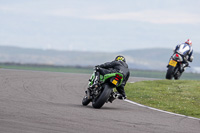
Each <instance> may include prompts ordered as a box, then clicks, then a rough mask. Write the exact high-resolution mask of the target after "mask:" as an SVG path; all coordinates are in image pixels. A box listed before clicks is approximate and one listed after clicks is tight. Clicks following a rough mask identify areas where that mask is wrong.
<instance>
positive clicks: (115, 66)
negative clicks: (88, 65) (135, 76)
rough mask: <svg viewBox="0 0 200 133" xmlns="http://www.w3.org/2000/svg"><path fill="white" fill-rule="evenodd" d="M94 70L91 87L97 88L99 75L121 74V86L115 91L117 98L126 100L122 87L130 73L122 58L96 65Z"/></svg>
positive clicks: (118, 57)
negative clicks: (93, 79)
mask: <svg viewBox="0 0 200 133" xmlns="http://www.w3.org/2000/svg"><path fill="white" fill-rule="evenodd" d="M95 69H96V72H95V81H94V85H93V86H92V87H95V86H98V84H99V78H100V74H101V75H105V74H108V73H116V72H119V73H121V74H122V75H123V77H124V78H123V81H122V84H121V85H120V86H119V87H116V89H117V91H118V92H119V93H120V95H119V96H118V98H119V99H126V94H125V91H124V87H125V85H126V82H127V81H128V79H129V76H130V72H129V69H128V65H127V64H126V59H125V58H124V57H123V56H121V55H119V56H117V57H116V58H115V60H114V61H112V62H106V63H104V64H101V65H97V66H95Z"/></svg>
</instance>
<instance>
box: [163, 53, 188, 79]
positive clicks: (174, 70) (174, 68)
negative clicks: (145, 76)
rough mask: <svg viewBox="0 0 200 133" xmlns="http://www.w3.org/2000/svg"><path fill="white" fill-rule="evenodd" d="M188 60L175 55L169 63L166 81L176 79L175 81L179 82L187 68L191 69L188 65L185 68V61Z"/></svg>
mask: <svg viewBox="0 0 200 133" xmlns="http://www.w3.org/2000/svg"><path fill="white" fill-rule="evenodd" d="M184 60H186V61H187V58H186V57H184V56H182V55H181V54H179V53H174V54H173V55H172V57H171V59H170V61H169V64H168V66H167V67H168V69H167V73H166V79H170V80H171V79H172V78H174V79H175V80H178V79H179V78H180V77H181V75H182V73H183V71H184V68H185V67H189V66H188V65H185V66H183V63H182V62H183V61H184Z"/></svg>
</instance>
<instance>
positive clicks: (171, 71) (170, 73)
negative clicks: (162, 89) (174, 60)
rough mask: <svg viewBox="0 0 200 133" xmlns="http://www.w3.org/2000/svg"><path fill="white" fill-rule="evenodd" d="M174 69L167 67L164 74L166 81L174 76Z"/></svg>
mask: <svg viewBox="0 0 200 133" xmlns="http://www.w3.org/2000/svg"><path fill="white" fill-rule="evenodd" d="M174 68H175V67H173V66H169V67H168V70H167V73H166V79H172V78H173V76H174Z"/></svg>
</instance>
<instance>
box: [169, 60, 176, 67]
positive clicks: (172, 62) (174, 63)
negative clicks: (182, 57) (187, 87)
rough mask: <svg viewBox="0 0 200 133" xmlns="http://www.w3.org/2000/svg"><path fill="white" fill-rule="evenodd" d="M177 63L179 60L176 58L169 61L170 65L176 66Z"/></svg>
mask: <svg viewBox="0 0 200 133" xmlns="http://www.w3.org/2000/svg"><path fill="white" fill-rule="evenodd" d="M176 64H177V61H175V60H170V62H169V65H170V66H173V67H176Z"/></svg>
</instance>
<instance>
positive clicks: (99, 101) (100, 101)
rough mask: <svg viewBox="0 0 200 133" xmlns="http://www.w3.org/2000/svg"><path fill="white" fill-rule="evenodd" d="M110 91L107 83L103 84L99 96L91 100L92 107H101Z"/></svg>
mask: <svg viewBox="0 0 200 133" xmlns="http://www.w3.org/2000/svg"><path fill="white" fill-rule="evenodd" d="M111 92H112V88H111V87H110V86H109V85H105V87H104V89H103V91H102V93H101V94H100V96H99V97H97V98H95V99H94V100H93V101H92V106H93V108H96V109H99V108H101V107H102V106H103V105H104V104H105V102H106V101H107V100H108V98H109V97H110V94H111Z"/></svg>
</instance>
